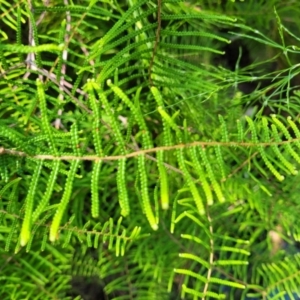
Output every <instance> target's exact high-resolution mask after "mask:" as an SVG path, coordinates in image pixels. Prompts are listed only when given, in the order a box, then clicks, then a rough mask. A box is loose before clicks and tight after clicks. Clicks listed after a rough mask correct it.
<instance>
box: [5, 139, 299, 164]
mask: <svg viewBox="0 0 300 300" xmlns="http://www.w3.org/2000/svg"><path fill="white" fill-rule="evenodd" d="M299 141H300V138H295V139H291V140H288V141H281V142H266V143H253V142H192V143H188V144H177V145H173V146H161V147H154V148H150V149H142V150H138V151H135V152H131V153H128V154H124V155H112V156H97V155H82V156H76V155H61V156H55V155H49V154H37V155H29V154H27V153H25V152H22V151H17V150H12V149H5V148H4V147H0V155H3V154H8V155H13V156H21V157H30V158H33V159H42V160H68V161H69V160H70V161H71V160H89V161H97V160H102V161H111V160H120V159H122V158H131V157H136V156H139V155H143V154H149V153H155V152H158V151H171V150H176V149H184V148H189V147H199V146H201V147H213V146H222V147H258V146H262V147H268V146H274V145H277V146H280V145H285V144H291V143H294V142H299Z"/></svg>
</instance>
